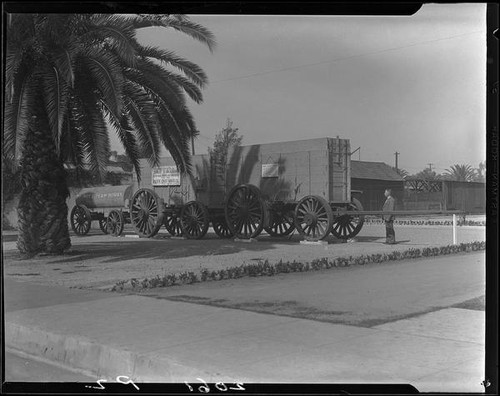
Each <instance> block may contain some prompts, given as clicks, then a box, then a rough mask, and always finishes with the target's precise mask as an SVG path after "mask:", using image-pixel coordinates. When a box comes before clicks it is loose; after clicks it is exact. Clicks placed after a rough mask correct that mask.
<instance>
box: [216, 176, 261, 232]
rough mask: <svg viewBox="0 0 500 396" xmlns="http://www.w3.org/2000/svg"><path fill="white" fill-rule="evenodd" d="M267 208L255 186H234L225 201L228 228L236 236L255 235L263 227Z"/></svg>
mask: <svg viewBox="0 0 500 396" xmlns="http://www.w3.org/2000/svg"><path fill="white" fill-rule="evenodd" d="M266 212H267V210H266V206H265V203H264V201H263V200H262V198H261V196H260V191H259V189H258V188H257V187H255V186H252V185H250V184H240V185H238V186H235V187H234V188H233V189H232V190H231V191H230V193H229V196H228V199H227V201H226V207H225V214H226V222H227V225H228V227H229V230H230V231H231V232H232V233H233V234H234V235H235V236H236V237H238V238H241V239H249V238H255V237H257V236H258V235H259V234H260V233H261V232H262V230H263V229H264V224H265V221H266V218H267V213H266Z"/></svg>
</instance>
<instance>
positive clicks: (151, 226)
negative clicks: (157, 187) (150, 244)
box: [130, 188, 163, 238]
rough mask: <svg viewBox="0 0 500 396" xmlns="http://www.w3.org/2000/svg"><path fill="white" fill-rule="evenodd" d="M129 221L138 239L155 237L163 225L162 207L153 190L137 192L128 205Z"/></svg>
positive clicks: (143, 189) (142, 189)
mask: <svg viewBox="0 0 500 396" xmlns="http://www.w3.org/2000/svg"><path fill="white" fill-rule="evenodd" d="M130 220H131V222H132V226H133V227H134V230H135V232H136V233H137V234H139V236H140V237H146V238H151V237H153V236H155V235H156V233H157V232H158V230H159V229H160V227H161V225H162V224H163V205H162V203H161V201H160V198H159V197H158V195H156V193H155V192H154V191H153V190H149V189H146V188H141V189H140V190H137V192H136V193H135V194H134V196H133V197H132V200H131V203H130Z"/></svg>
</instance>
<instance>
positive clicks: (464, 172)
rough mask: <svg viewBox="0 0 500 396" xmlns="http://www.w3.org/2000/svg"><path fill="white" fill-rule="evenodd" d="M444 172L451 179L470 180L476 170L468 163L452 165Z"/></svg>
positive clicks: (472, 178)
mask: <svg viewBox="0 0 500 396" xmlns="http://www.w3.org/2000/svg"><path fill="white" fill-rule="evenodd" d="M445 174H446V175H447V176H448V178H450V179H451V180H455V181H466V182H469V181H472V180H474V177H475V176H476V171H475V170H474V169H473V168H472V166H470V165H465V164H464V165H458V164H456V165H453V166H451V168H450V169H446V171H445Z"/></svg>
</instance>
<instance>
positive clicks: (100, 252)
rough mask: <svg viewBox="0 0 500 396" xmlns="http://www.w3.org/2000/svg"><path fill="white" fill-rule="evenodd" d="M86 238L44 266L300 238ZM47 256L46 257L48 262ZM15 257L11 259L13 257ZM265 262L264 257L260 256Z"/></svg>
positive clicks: (253, 246) (248, 247) (260, 246)
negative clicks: (89, 239) (241, 239)
mask: <svg viewBox="0 0 500 396" xmlns="http://www.w3.org/2000/svg"><path fill="white" fill-rule="evenodd" d="M86 238H87V237H85V236H84V237H77V236H73V235H72V244H73V247H72V248H71V250H70V251H68V252H67V253H65V254H64V255H63V256H54V257H53V258H49V259H48V261H47V264H59V263H60V264H63V263H64V264H66V263H72V262H80V261H85V260H92V259H94V260H95V259H98V258H100V257H102V258H104V260H99V261H100V262H101V263H115V262H121V261H130V260H135V259H137V260H139V259H141V260H142V259H148V258H150V259H165V260H168V259H174V258H185V257H191V256H217V255H229V254H234V253H239V252H242V251H254V252H260V251H267V250H270V249H276V248H278V246H283V245H297V244H298V243H299V241H300V240H302V238H301V237H300V236H298V235H294V236H293V237H292V238H291V239H288V238H286V237H285V238H279V237H278V238H275V237H270V236H267V235H262V236H259V237H258V239H257V240H255V241H253V242H239V241H234V240H233V239H221V238H219V237H217V236H216V235H215V234H207V235H206V236H205V237H204V238H203V239H199V240H196V239H182V238H171V237H168V236H167V235H166V234H160V235H159V236H157V237H155V238H153V239H149V238H132V237H119V238H113V237H111V236H109V235H102V239H103V240H102V242H100V241H97V242H96V241H95V238H92V240H91V241H89V242H88V243H86V241H85V239H86ZM327 240H328V242H329V244H330V245H334V244H341V243H342V242H341V241H339V240H337V239H336V238H334V237H329V238H328V239H327ZM47 257H48V256H45V259H47ZM12 258H14V257H12ZM262 259H265V255H264V254H263V255H262Z"/></svg>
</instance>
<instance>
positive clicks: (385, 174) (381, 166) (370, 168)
mask: <svg viewBox="0 0 500 396" xmlns="http://www.w3.org/2000/svg"><path fill="white" fill-rule="evenodd" d="M351 179H372V180H385V181H403V180H404V179H403V178H402V177H401V176H400V175H399V174H398V173H397V172H396V171H395V170H394V169H392V168H391V167H390V166H389V165H387V164H386V163H385V162H369V161H354V160H351Z"/></svg>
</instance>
